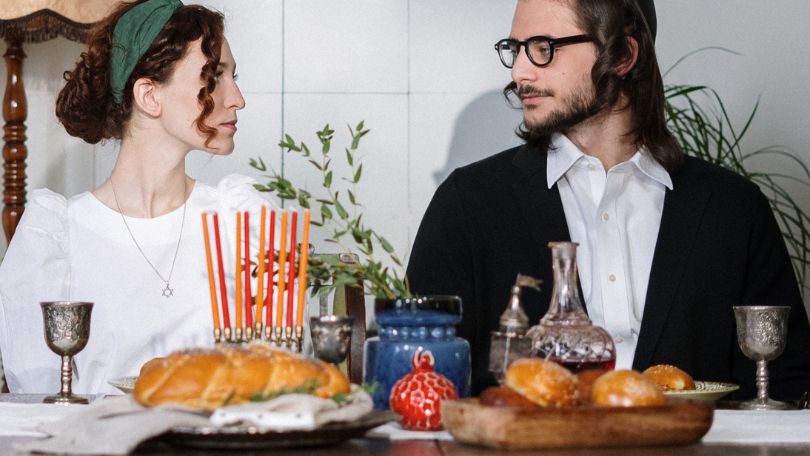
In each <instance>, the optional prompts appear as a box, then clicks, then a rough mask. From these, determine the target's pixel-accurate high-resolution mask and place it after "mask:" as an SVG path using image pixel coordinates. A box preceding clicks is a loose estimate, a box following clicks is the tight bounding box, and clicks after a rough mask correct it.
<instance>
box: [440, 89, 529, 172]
mask: <svg viewBox="0 0 810 456" xmlns="http://www.w3.org/2000/svg"><path fill="white" fill-rule="evenodd" d="M521 119H522V114H521V111H520V110H519V109H514V108H512V107H511V106H509V104H508V103H507V102H506V100H505V99H504V97H503V94H502V93H501V92H500V91H495V90H493V91H491V92H486V93H484V94H482V95H480V96H478V97H476V98H475V99H474V100H473V101H472V102H471V103H470V104H469V105H467V106H466V107H465V108H464V110H463V111H461V114H459V116H458V117H457V118H456V121H455V123H454V125H453V136H452V139H451V141H450V149H449V151H448V154H447V161H446V162H445V164H444V166H443V167H442V168H441V169H439V170H438V171H436V172H434V173H433V179H434V181H435V183H436V185H437V186H438V185H439V184H440V183H442V181H444V180H445V179H446V178H447V176H448V175H450V173H451V172H452V171H453V170H454V169H456V168H458V167H460V166H464V165H468V164H470V163H473V162H476V161H478V160H481V159H483V158H486V157H488V156H490V155H494V154H496V153H498V152H500V151H502V150H505V149H508V148H510V147H514V146H517V145H519V144H521V142H522V141H521V140H520V139H519V138H518V137H517V136H515V128H517V126H518V125H519V124H520V121H521Z"/></svg>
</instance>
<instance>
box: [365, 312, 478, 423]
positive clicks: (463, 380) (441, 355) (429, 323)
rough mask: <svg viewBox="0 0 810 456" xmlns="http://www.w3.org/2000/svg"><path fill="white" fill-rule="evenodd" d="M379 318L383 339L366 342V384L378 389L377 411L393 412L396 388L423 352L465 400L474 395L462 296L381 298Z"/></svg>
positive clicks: (376, 398)
mask: <svg viewBox="0 0 810 456" xmlns="http://www.w3.org/2000/svg"><path fill="white" fill-rule="evenodd" d="M374 320H375V321H376V322H377V325H378V326H379V335H378V336H376V337H372V338H369V339H368V340H366V344H365V350H364V354H363V380H364V382H365V383H367V384H372V383H375V382H376V383H377V385H378V386H377V389H376V390H375V391H374V394H373V397H374V407H375V408H378V409H388V408H389V407H388V397H389V395H390V394H391V388H392V387H393V385H394V383H396V381H397V380H399V379H400V378H402V377H404V376H405V375H407V374H409V373H410V372H411V369H412V364H411V360H412V359H413V355H414V353H415V352H416V351H417V350H418V349H420V348H421V349H422V350H429V351H430V352H431V353H432V354H433V357H434V359H435V364H434V366H433V367H434V371H436V372H438V373H440V374H442V375H444V376H445V377H447V378H448V379H450V381H452V382H453V384H454V385H455V386H456V388H457V389H458V393H459V396H460V397H467V396H469V395H470V344H469V343H468V342H467V341H466V340H464V339H462V338H460V337H456V325H457V324H458V323H459V322H460V321H461V298H459V297H458V296H422V297H417V298H409V299H396V300H393V299H392V300H387V299H377V300H376V301H375V304H374Z"/></svg>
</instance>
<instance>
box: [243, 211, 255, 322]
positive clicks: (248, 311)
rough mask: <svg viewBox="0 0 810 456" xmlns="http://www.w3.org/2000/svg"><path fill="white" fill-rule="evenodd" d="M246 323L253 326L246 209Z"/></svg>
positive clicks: (248, 215) (248, 228) (248, 227)
mask: <svg viewBox="0 0 810 456" xmlns="http://www.w3.org/2000/svg"><path fill="white" fill-rule="evenodd" d="M244 227H245V235H244V236H243V237H244V238H245V280H244V284H245V324H246V325H247V327H248V328H252V327H253V292H252V291H251V287H250V213H249V212H248V211H245V223H244Z"/></svg>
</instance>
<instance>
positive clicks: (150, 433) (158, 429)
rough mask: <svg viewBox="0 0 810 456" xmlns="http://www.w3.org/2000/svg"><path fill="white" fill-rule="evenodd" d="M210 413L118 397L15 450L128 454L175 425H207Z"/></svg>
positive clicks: (54, 425)
mask: <svg viewBox="0 0 810 456" xmlns="http://www.w3.org/2000/svg"><path fill="white" fill-rule="evenodd" d="M208 424H209V423H208V416H207V415H206V416H203V415H200V414H199V413H197V412H194V411H191V410H187V409H179V408H177V407H156V408H145V407H143V406H141V405H140V404H138V403H137V402H135V400H134V399H133V398H132V396H130V395H127V396H117V397H113V398H109V399H104V400H101V401H96V402H94V403H93V404H91V405H89V406H87V407H83V408H82V409H81V410H80V411H78V412H76V413H74V414H71V415H69V416H67V417H64V418H63V419H62V420H59V421H54V422H49V423H45V424H44V425H42V426H40V427H39V430H40V431H42V432H44V433H46V434H47V435H50V436H51V437H50V438H48V439H44V440H36V441H33V442H26V443H24V444H22V445H19V446H17V448H16V449H18V450H22V451H28V452H41V453H60V454H87V455H89V454H114V455H117V454H127V453H129V452H131V451H132V450H134V449H135V447H137V446H138V444H140V443H141V442H143V441H145V440H148V439H149V438H152V437H155V436H158V435H160V434H163V433H164V432H166V431H167V430H169V429H171V428H173V427H176V426H207V425H208Z"/></svg>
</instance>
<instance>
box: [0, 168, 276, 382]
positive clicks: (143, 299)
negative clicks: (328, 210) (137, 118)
mask: <svg viewBox="0 0 810 456" xmlns="http://www.w3.org/2000/svg"><path fill="white" fill-rule="evenodd" d="M262 204H269V202H268V200H266V199H265V198H263V197H262V196H261V195H260V194H259V193H258V192H257V191H256V190H255V189H254V188H253V180H252V179H250V178H248V177H245V176H238V175H232V176H228V177H226V178H225V179H223V180H222V181H221V182H220V183H219V184H218V185H217V186H216V187H212V186H209V185H206V184H202V183H199V182H198V183H196V184H195V186H194V189H193V191H192V192H191V195H190V197H189V199H188V201H187V203H186V205H187V208H186V214H185V226H184V228H183V232H182V237H181V238H180V247H179V251H178V253H177V259H176V264H175V266H174V272H173V275H172V277H171V287H172V288H173V289H174V296H171V297H169V298H167V297H164V296H163V294H162V290H163V288H164V286H165V284H164V283H163V281H162V280H161V279H160V278H159V277H158V275H157V274H156V273H155V271H154V270H153V269H152V267H150V266H149V264H148V263H147V261H146V260H145V259H144V256H143V255H142V254H141V253H140V252H139V251H138V249H137V247H136V245H135V243H134V242H133V237H134V238H135V239H136V240H137V242H138V244H139V245H140V247H141V248H142V249H143V253H144V254H145V255H146V256H147V257H148V258H149V261H151V262H152V264H154V265H155V267H156V268H157V269H158V271H160V273H161V274H162V275H163V277H167V276H168V275H169V269H170V268H171V264H172V260H173V258H174V255H175V249H176V248H177V243H178V236H179V234H180V226H181V223H182V219H183V208H182V206H181V207H180V208H178V209H176V210H174V211H173V212H171V213H168V214H165V215H162V216H159V217H155V218H151V219H143V218H133V217H127V219H126V220H127V224H128V225H129V227H130V229H131V230H132V235H130V234H129V232H128V231H127V228H126V227H125V225H124V222H123V220H122V219H121V215H120V214H119V213H118V212H116V211H114V210H112V209H110V208H109V207H107V206H105V205H104V204H103V203H101V202H100V201H99V200H98V199H97V198H96V197H95V196H94V195H93V194H92V193H89V192H86V193H82V194H80V195H77V196H75V197H73V198H71V199H70V200H66V199H65V198H64V197H63V196H61V195H59V194H56V193H54V192H51V191H49V190H44V189H41V190H35V191H34V192H32V194H31V201H30V202H29V203H28V205H27V206H26V210H25V212H24V214H23V217H22V220H21V221H20V224H19V226H18V227H17V231H16V233H15V235H14V238H13V240H12V242H11V244H10V245H9V248H8V252H7V253H6V256H5V259H4V260H3V263H2V265H0V353H2V356H3V364H4V367H5V374H6V380H7V382H8V385H9V389H10V390H11V392H13V393H55V392H58V391H59V384H60V381H59V377H60V369H59V368H60V359H59V357H58V356H57V355H56V354H54V353H53V352H51V351H50V349H48V347H47V345H46V344H45V339H44V333H43V324H42V312H41V310H40V305H39V303H40V302H42V301H57V300H68V299H69V300H77V301H90V302H93V303H94V307H93V311H92V318H91V325H90V339H89V342H88V344H87V346H86V347H85V349H84V350H83V351H82V352H81V353H79V354H78V355H76V357H75V361H76V366H77V369H76V370H77V371H78V372H77V374H78V375H75V374H74V378H73V391H74V392H75V393H80V394H82V393H83V394H91V393H114V392H115V389H114V388H112V387H111V386H109V385H108V384H107V381H108V380H110V379H114V378H117V377H123V376H131V375H137V374H138V372H139V370H140V367H141V365H143V363H144V362H146V361H148V360H150V359H152V358H154V357H157V356H165V355H166V354H168V353H169V352H171V351H173V350H177V349H181V348H187V347H194V346H207V345H212V344H213V340H214V339H213V319H212V315H211V300H210V294H209V286H208V272H207V268H206V260H205V248H204V242H203V236H202V219H201V213H202V212H203V211H206V212H213V211H215V212H218V213H219V223H220V228H221V236H222V247H223V249H224V251H223V256H224V258H225V259H226V261H225V268H226V270H227V271H228V274H227V281H228V284H229V285H228V288H229V294H230V296H229V304H230V306H231V320H232V321H231V323H232V324H233V318H234V317H233V312H234V311H233V305H234V299H233V283H234V282H233V271H234V269H235V264H230V263H235V260H234V261H227V259H228V258H234V259H235V256H234V249H233V243H234V236H235V229H236V227H235V225H236V220H235V215H234V214H235V212H236V211H237V210H250V211H251V216H252V220H254V221H255V220H258V214H259V208H260V206H261V205H262ZM254 214H255V215H254ZM254 217H255V218H254ZM208 223H209V231H210V235H211V236H212V238H211V239H212V241H211V249H212V255H213V259H214V269H215V273H216V253H215V246H214V242H213V225H212V217H210V216H209V217H208ZM251 225H252V228H253V230H252V231H253V234H252V237H253V238H254V242H253V243H252V247H251V251H252V255H255V254H256V252H257V251H258V248H257V247H256V246H257V242H256V239H257V234H256V233H257V231H258V223H251ZM254 290H255V285H254Z"/></svg>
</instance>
